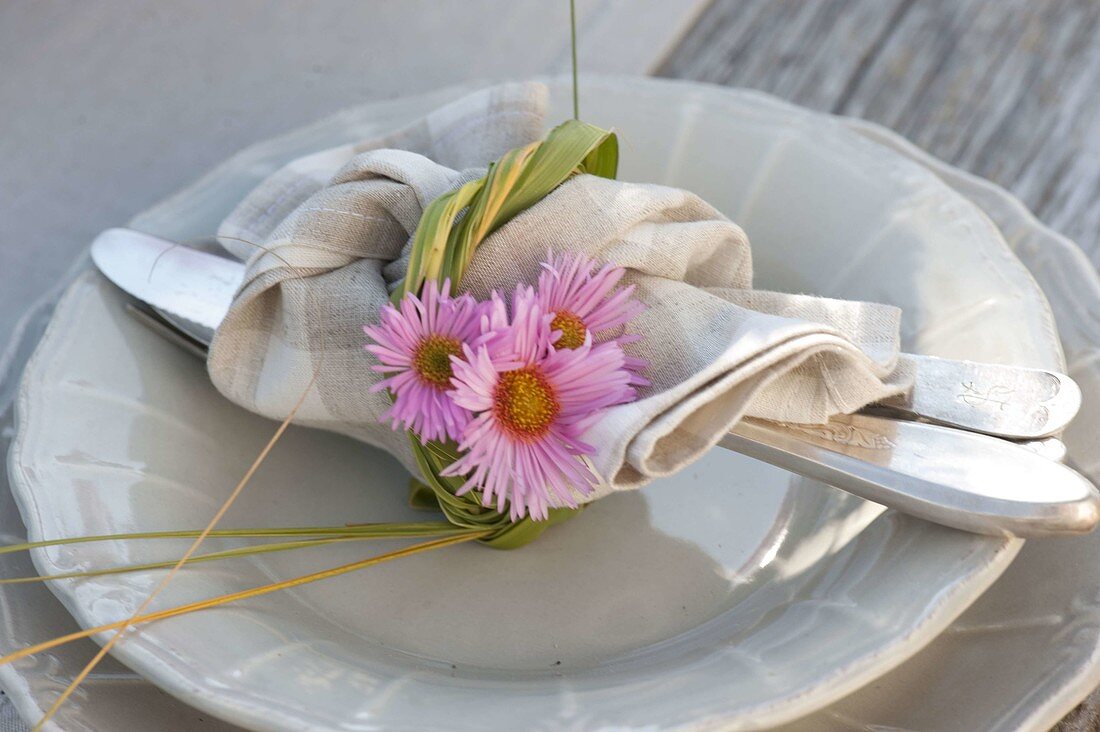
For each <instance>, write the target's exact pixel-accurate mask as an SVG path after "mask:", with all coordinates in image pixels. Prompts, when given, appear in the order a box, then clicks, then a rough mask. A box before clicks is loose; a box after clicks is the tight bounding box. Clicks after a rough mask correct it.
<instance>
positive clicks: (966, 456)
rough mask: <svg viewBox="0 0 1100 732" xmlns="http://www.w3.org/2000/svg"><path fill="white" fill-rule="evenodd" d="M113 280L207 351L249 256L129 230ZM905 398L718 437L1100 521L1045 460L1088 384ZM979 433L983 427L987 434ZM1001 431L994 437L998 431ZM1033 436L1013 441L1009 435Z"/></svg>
mask: <svg viewBox="0 0 1100 732" xmlns="http://www.w3.org/2000/svg"><path fill="white" fill-rule="evenodd" d="M92 259H93V261H94V262H95V264H96V266H97V267H98V268H99V269H100V271H101V272H103V274H104V275H105V276H107V278H108V279H110V280H111V281H112V282H114V283H115V284H116V285H118V286H119V287H120V288H121V289H123V290H124V291H126V292H127V293H129V294H130V295H132V296H134V297H135V298H137V299H138V300H139V301H141V302H142V303H144V304H145V305H146V306H147V307H145V308H141V307H134V308H131V312H133V314H134V315H135V316H136V317H138V318H139V319H140V320H141V321H142V322H143V323H145V324H146V325H148V326H150V327H152V328H154V329H155V330H157V331H158V332H159V333H161V334H162V335H164V336H165V337H168V338H170V339H171V340H173V341H175V342H177V343H179V344H180V345H182V346H184V347H185V348H187V349H188V350H190V351H192V352H194V353H196V355H199V356H200V357H201V356H204V354H205V350H206V347H207V346H209V344H210V342H211V340H212V338H213V333H214V330H215V329H216V328H217V326H218V324H219V323H220V322H221V320H222V318H224V317H225V314H226V312H228V309H229V306H230V304H231V302H232V298H233V295H234V294H235V292H236V291H237V289H238V288H239V287H240V285H241V283H242V282H243V278H244V265H242V264H241V263H239V262H236V261H234V260H229V259H226V258H223V257H219V256H216V255H213V254H208V253H205V252H201V251H198V250H195V249H191V248H188V247H185V246H180V245H178V244H175V243H172V242H169V241H166V240H163V239H159V238H157V237H153V236H150V235H147V234H143V233H140V232H136V231H132V230H127V229H109V230H107V231H105V232H103V233H102V234H100V236H99V237H97V239H96V240H95V241H94V242H93V244H92ZM902 359H903V360H904V361H905V363H904V367H905V368H909V369H910V370H911V371H912V373H914V376H915V385H914V388H913V390H912V391H911V393H909V394H908V395H906V396H904V397H898V398H896V399H891V400H886V401H884V402H881V403H879V404H875V405H872V406H870V407H868V408H867V409H866V410H861V412H860V413H857V414H854V415H846V416H841V417H838V418H835V419H834V420H832V421H831V422H829V423H828V424H825V425H787V424H776V423H769V422H764V421H760V420H753V419H744V420H742V421H741V422H739V423H738V424H737V425H735V426H734V428H733V429H732V430H731V432H730V433H729V434H728V435H727V436H726V437H724V438H723V439H722V440H721V441H720V443H719V444H720V445H722V446H723V447H726V448H728V449H731V450H734V451H735V452H739V453H742V454H745V455H749V456H751V457H754V458H757V459H760V460H763V461H765V462H768V463H771V464H773V465H776V466H778V467H781V468H784V469H787V470H790V471H792V472H794V473H798V474H800V475H805V476H807V477H811V478H815V479H818V480H822V481H824V482H826V483H829V484H830V485H834V486H836V487H837V488H840V489H842V490H845V491H848V492H850V493H853V494H855V495H858V496H860V497H862V498H866V499H868V500H871V501H875V502H877V503H881V504H884V505H887V506H890V507H893V508H897V509H898V510H901V511H903V512H905V513H909V514H912V515H914V516H919V517H921V518H924V519H927V520H930V521H934V522H936V523H940V524H944V525H946V526H951V527H954V528H958V529H963V530H966V531H972V532H976V533H980V534H991V535H1011V536H1029V537H1031V536H1048V535H1056V534H1065V533H1081V532H1085V531H1089V530H1090V529H1092V528H1093V527H1094V526H1095V525H1096V523H1097V522H1098V521H1100V494H1098V493H1097V491H1096V488H1095V487H1093V485H1092V484H1091V483H1090V482H1089V481H1088V480H1087V479H1086V478H1084V477H1083V476H1081V475H1080V474H1078V473H1077V472H1075V471H1074V470H1072V469H1071V468H1069V467H1067V466H1065V465H1062V464H1060V463H1058V462H1055V461H1054V460H1051V459H1048V457H1046V456H1045V455H1051V454H1054V455H1057V454H1058V452H1059V450H1058V446H1059V445H1061V443H1060V442H1059V441H1057V440H1052V439H1042V438H1045V437H1048V436H1049V435H1051V434H1054V433H1056V432H1058V431H1060V430H1061V429H1063V428H1064V427H1065V426H1066V425H1067V424H1068V423H1069V422H1070V420H1071V419H1072V418H1073V416H1074V415H1075V414H1076V412H1077V409H1078V407H1079V406H1080V401H1081V392H1080V389H1079V388H1078V387H1077V385H1076V384H1075V383H1074V382H1073V380H1072V379H1070V378H1069V377H1068V376H1065V375H1063V374H1058V373H1056V372H1053V371H1046V370H1042V369H1028V368H1021V367H1013V366H1003V365H997V364H982V363H976V362H969V361H955V360H950V359H941V358H933V357H930V356H916V355H911V354H903V356H902ZM979 433H985V434H979ZM990 435H996V436H990ZM1010 439H1012V440H1021V441H1028V442H1027V443H1026V444H1025V443H1014V442H1010V441H1008V440H1010Z"/></svg>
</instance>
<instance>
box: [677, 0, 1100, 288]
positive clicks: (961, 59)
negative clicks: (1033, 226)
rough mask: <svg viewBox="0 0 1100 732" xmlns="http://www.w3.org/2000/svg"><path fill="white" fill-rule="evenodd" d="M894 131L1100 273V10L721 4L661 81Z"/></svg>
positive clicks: (1020, 5) (980, 0) (930, 0)
mask: <svg viewBox="0 0 1100 732" xmlns="http://www.w3.org/2000/svg"><path fill="white" fill-rule="evenodd" d="M660 74H661V75H664V76H671V77H678V78H688V79H696V80H701V81H710V82H715V83H718V84H725V85H729V86H740V87H750V88H755V89H760V90H763V91H766V92H769V93H771V94H775V95H777V96H779V97H782V98H784V99H787V100H790V101H792V102H795V103H797V104H801V105H804V106H807V107H811V108H814V109H818V110H822V111H827V112H833V113H837V114H848V115H854V116H857V117H863V118H865V119H869V120H872V121H874V122H878V123H880V124H884V125H886V126H887V127H891V128H893V129H894V130H896V131H898V132H900V133H901V134H902V135H904V136H905V137H907V138H909V139H910V140H912V141H913V142H915V143H916V144H917V145H919V146H921V147H923V148H924V149H926V150H928V151H929V152H930V153H932V154H933V155H935V156H937V157H939V158H941V159H943V160H946V161H948V162H950V163H952V164H954V165H957V166H959V167H961V168H963V169H965V170H969V171H971V172H973V173H976V174H978V175H980V176H983V177H985V178H989V179H990V180H993V181H995V182H997V183H999V184H1000V185H1002V186H1005V187H1006V188H1008V189H1009V190H1011V191H1013V192H1014V193H1015V194H1016V195H1017V196H1019V197H1020V198H1021V199H1022V200H1023V201H1024V202H1025V203H1026V204H1027V205H1028V206H1029V207H1030V208H1031V209H1032V210H1033V211H1034V212H1035V213H1036V214H1037V215H1038V216H1039V217H1040V218H1041V219H1042V220H1043V221H1045V222H1046V223H1047V224H1049V225H1051V226H1052V227H1054V228H1055V229H1057V230H1059V231H1061V232H1062V233H1064V234H1066V235H1067V236H1069V237H1070V238H1071V239H1074V240H1075V241H1077V242H1078V243H1079V244H1080V245H1081V247H1082V248H1083V249H1085V251H1086V252H1087V253H1088V255H1089V256H1090V258H1091V259H1092V261H1093V262H1094V263H1095V264H1097V265H1098V266H1100V2H1097V0H810V1H805V0H747V1H742V0H738V1H733V0H718V1H717V2H715V3H713V4H712V5H711V6H710V7H709V8H708V9H707V11H706V12H705V13H704V14H703V16H702V17H701V18H700V20H699V22H698V23H697V24H696V26H695V28H694V29H693V30H692V31H691V32H690V33H689V34H688V35H687V36H686V37H685V39H684V41H683V42H682V43H681V44H680V45H679V47H678V48H677V50H676V52H675V53H673V54H672V55H671V56H670V57H669V58H668V59H667V60H666V62H665V63H664V64H663V65H662V67H661V69H660Z"/></svg>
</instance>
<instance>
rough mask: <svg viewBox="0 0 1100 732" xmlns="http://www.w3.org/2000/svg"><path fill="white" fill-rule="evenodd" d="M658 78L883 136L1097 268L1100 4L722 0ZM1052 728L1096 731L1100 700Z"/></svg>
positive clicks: (1063, 0)
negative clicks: (1011, 197) (1023, 217)
mask: <svg viewBox="0 0 1100 732" xmlns="http://www.w3.org/2000/svg"><path fill="white" fill-rule="evenodd" d="M659 74H660V75H662V76H669V77H675V78H686V79H694V80H698V81H708V82H713V83H717V84H724V85H727V86H737V87H749V88H753V89H760V90H762V91H766V92H768V93H771V94H774V95H776V96H779V97H781V98H783V99H786V100H788V101H791V102H794V103H797V104H801V105H803V106H807V107H811V108H813V109H817V110H821V111H826V112H832V113H834V114H844V115H852V116H856V117H862V118H864V119H868V120H871V121H874V122H878V123H879V124H883V125H886V126H887V127H890V128H892V129H894V130H896V131H897V132H900V133H901V134H902V135H904V136H905V137H907V138H909V139H910V140H912V141H913V142H914V143H916V144H917V145H919V146H920V147H922V148H924V149H925V150H927V151H928V152H930V153H931V154H933V155H935V156H936V157H938V158H940V159H942V160H946V161H947V162H950V163H952V164H954V165H956V166H958V167H960V168H962V169H964V170H968V171H970V172H972V173H975V174H977V175H980V176H982V177H985V178H988V179H990V180H993V181H995V182H996V183H998V184H1000V185H1002V186H1004V187H1005V188H1008V189H1009V190H1011V191H1012V192H1013V193H1015V194H1016V195H1017V196H1018V197H1020V198H1021V199H1022V200H1023V201H1024V202H1025V203H1026V204H1027V205H1028V207H1029V208H1031V210H1032V211H1033V212H1035V213H1036V215H1038V216H1039V218H1040V219H1042V220H1043V221H1044V222H1046V223H1047V224H1048V225H1050V226H1052V227H1053V228H1055V229H1056V230H1058V231H1061V232H1062V233H1063V234H1065V235H1067V236H1069V237H1070V238H1071V239H1073V240H1075V241H1076V242H1077V243H1078V244H1079V245H1080V246H1081V247H1082V249H1084V250H1085V252H1086V254H1087V255H1088V256H1089V257H1090V259H1091V260H1092V262H1093V264H1095V265H1097V266H1100V1H1098V0H717V1H716V2H714V3H713V4H712V5H711V6H710V7H709V8H708V9H707V11H706V12H704V13H703V15H702V16H701V17H700V19H699V21H698V23H697V24H696V25H695V27H694V28H693V29H692V31H691V32H690V33H688V35H687V36H686V37H685V38H684V40H683V41H682V42H681V43H680V44H679V46H678V47H677V49H676V51H675V52H674V53H673V54H672V55H671V56H670V57H669V58H668V59H666V61H665V63H664V64H663V65H662V66H661V68H660V70H659ZM1057 730H1058V732H1085V731H1086V730H1100V690H1098V691H1097V692H1094V693H1093V695H1092V696H1090V697H1089V699H1087V700H1086V701H1085V702H1084V703H1082V704H1081V705H1080V706H1079V707H1078V708H1077V709H1075V710H1074V711H1073V712H1072V713H1071V714H1070V715H1069V716H1067V717H1066V719H1065V720H1063V721H1062V723H1061V724H1059V725H1058V727H1057Z"/></svg>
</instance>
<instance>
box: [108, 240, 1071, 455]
mask: <svg viewBox="0 0 1100 732" xmlns="http://www.w3.org/2000/svg"><path fill="white" fill-rule="evenodd" d="M92 259H93V260H94V261H95V263H96V266H98V267H99V269H100V271H101V272H103V274H105V275H106V276H107V277H108V278H109V279H110V280H111V281H112V282H114V283H115V284H116V285H118V286H119V287H121V288H122V289H123V290H126V291H127V292H128V293H130V294H131V295H133V296H134V297H136V298H137V299H139V300H141V301H142V302H145V303H148V304H149V305H151V306H152V307H154V308H156V309H157V311H158V312H159V313H160V314H161V315H162V316H163V317H164V318H165V319H166V320H168V321H169V322H171V323H173V324H174V325H176V326H177V327H179V328H180V330H182V331H184V332H186V333H189V334H190V335H191V336H192V337H193V338H194V339H195V340H196V341H198V342H200V343H202V344H204V345H209V343H210V341H211V340H212V339H213V336H214V330H215V329H216V328H217V327H218V324H219V323H221V321H222V319H223V318H224V317H225V314H226V313H227V312H228V311H229V305H230V303H231V302H232V301H233V295H234V294H235V293H236V291H237V289H238V288H239V287H240V285H241V282H242V280H243V278H244V265H243V264H241V263H240V262H238V261H235V260H230V259H226V258H224V257H219V256H215V255H213V254H208V253H206V252H201V251H197V250H195V249H191V248H188V247H186V246H182V245H179V244H175V243H173V242H169V241H166V240H164V239H159V238H157V237H154V236H149V235H147V234H142V233H140V232H137V231H133V230H131V229H108V230H107V231H105V232H103V233H102V234H100V235H99V237H98V238H97V239H96V240H95V242H94V243H93V244H92ZM901 362H902V363H901V364H900V366H901V367H902V368H906V369H908V370H909V371H910V372H911V373H913V374H914V385H913V389H912V390H911V391H910V392H909V393H908V394H906V395H904V396H899V397H895V398H892V399H888V400H885V401H883V402H880V403H879V404H876V405H874V406H873V407H871V408H869V409H868V410H867V411H870V412H873V413H875V414H880V415H884V416H890V417H896V418H901V419H910V420H924V421H929V422H934V423H936V424H942V425H946V426H949V427H958V428H960V429H966V430H971V431H973V432H982V433H985V434H990V435H994V436H997V437H1003V438H1006V439H1014V440H1034V439H1039V438H1043V437H1048V436H1050V435H1053V434H1056V433H1058V432H1060V431H1062V430H1063V429H1065V427H1066V425H1068V424H1069V423H1070V421H1071V420H1072V419H1073V417H1074V416H1075V415H1076V414H1077V410H1078V409H1079V408H1080V406H1081V390H1080V389H1079V388H1078V386H1077V384H1076V383H1074V381H1073V380H1072V379H1070V378H1069V377H1068V376H1066V375H1065V374H1059V373H1057V372H1054V371H1047V370H1044V369H1032V368H1023V367H1019V366H1004V365H1000V364H989V363H977V362H974V361H957V360H951V359H943V358H935V357H932V356H916V355H911V354H902V355H901Z"/></svg>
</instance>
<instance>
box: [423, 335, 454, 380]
mask: <svg viewBox="0 0 1100 732" xmlns="http://www.w3.org/2000/svg"><path fill="white" fill-rule="evenodd" d="M461 353H462V344H461V343H459V342H458V339H457V338H449V337H447V336H442V335H430V336H428V337H427V338H425V339H424V340H422V341H420V344H419V345H418V346H417V347H416V352H415V353H414V354H413V370H414V371H416V373H417V375H418V376H419V377H420V378H421V379H423V380H424V381H426V382H428V383H429V384H431V385H432V386H434V387H436V388H438V389H446V388H447V387H449V386H450V385H451V377H452V376H453V375H454V372H453V371H451V356H458V355H460V354H461Z"/></svg>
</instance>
